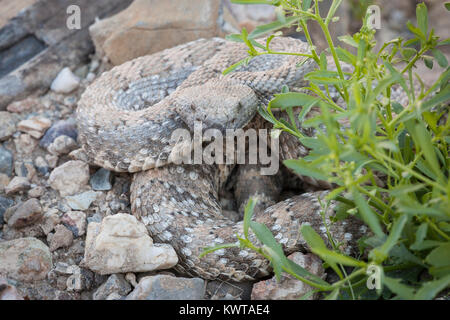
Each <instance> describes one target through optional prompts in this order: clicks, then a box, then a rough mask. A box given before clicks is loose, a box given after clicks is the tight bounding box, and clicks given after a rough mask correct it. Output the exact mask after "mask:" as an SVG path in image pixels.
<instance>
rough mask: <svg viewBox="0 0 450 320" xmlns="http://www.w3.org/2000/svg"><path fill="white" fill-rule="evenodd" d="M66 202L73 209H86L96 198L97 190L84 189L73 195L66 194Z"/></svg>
mask: <svg viewBox="0 0 450 320" xmlns="http://www.w3.org/2000/svg"><path fill="white" fill-rule="evenodd" d="M65 199H66V201H67V204H68V205H69V207H70V208H71V209H73V210H87V209H89V207H90V206H91V204H92V202H94V201H95V199H97V192H95V191H92V190H91V191H86V192H82V193H80V194H76V195H74V196H67V197H66V198H65Z"/></svg>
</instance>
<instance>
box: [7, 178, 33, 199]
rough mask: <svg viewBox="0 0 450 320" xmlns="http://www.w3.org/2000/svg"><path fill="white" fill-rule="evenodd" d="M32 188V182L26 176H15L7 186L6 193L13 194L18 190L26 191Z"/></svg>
mask: <svg viewBox="0 0 450 320" xmlns="http://www.w3.org/2000/svg"><path fill="white" fill-rule="evenodd" d="M29 188H30V182H29V181H28V179H27V178H25V177H14V178H13V179H12V180H11V182H10V183H9V184H8V185H7V186H6V188H5V193H6V195H11V194H14V193H17V192H21V191H25V190H28V189H29Z"/></svg>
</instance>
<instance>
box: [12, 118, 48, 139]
mask: <svg viewBox="0 0 450 320" xmlns="http://www.w3.org/2000/svg"><path fill="white" fill-rule="evenodd" d="M51 124H52V122H51V121H50V120H49V119H47V118H44V117H33V118H30V119H27V120H22V121H20V122H19V124H18V126H17V127H18V129H19V130H20V131H22V132H24V133H28V134H29V135H30V136H32V137H33V138H35V139H40V138H41V137H42V136H43V135H44V133H45V131H46V130H47V129H48V128H50V126H51Z"/></svg>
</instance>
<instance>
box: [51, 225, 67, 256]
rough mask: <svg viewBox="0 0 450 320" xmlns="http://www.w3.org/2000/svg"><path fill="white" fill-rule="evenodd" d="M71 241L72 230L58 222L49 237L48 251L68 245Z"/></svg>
mask: <svg viewBox="0 0 450 320" xmlns="http://www.w3.org/2000/svg"><path fill="white" fill-rule="evenodd" d="M72 242H73V234H72V231H70V230H69V229H67V228H66V227H64V226H63V225H62V224H58V225H57V226H56V227H55V234H54V235H53V236H52V237H51V239H50V251H55V250H56V249H59V248H64V247H70V245H71V244H72Z"/></svg>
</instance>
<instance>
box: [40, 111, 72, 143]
mask: <svg viewBox="0 0 450 320" xmlns="http://www.w3.org/2000/svg"><path fill="white" fill-rule="evenodd" d="M60 136H68V137H70V138H72V139H73V140H77V136H78V131H77V124H76V122H75V120H74V119H72V118H71V119H68V120H59V121H57V122H55V123H54V124H53V125H52V126H51V127H50V129H48V130H47V132H45V135H44V136H43V137H42V139H41V141H40V142H39V145H40V146H41V147H43V148H48V146H49V145H50V144H52V143H53V141H55V139H56V138H57V137H60Z"/></svg>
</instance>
